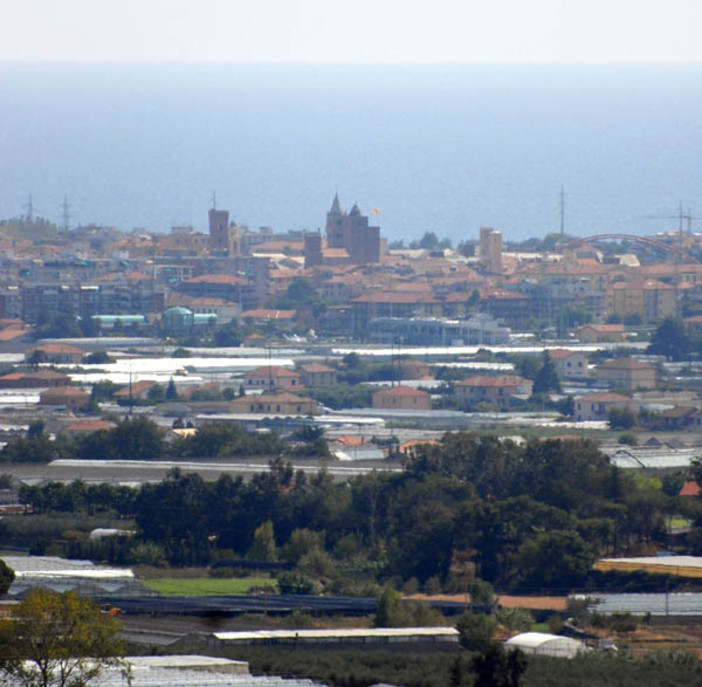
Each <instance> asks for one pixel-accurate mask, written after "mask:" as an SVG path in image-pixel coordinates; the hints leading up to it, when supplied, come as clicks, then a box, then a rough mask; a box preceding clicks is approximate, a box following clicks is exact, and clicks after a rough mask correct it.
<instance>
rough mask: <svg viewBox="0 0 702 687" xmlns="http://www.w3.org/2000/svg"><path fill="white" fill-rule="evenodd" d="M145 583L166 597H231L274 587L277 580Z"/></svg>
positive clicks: (158, 580)
mask: <svg viewBox="0 0 702 687" xmlns="http://www.w3.org/2000/svg"><path fill="white" fill-rule="evenodd" d="M143 583H144V584H145V585H146V586H147V587H149V588H150V589H153V590H154V591H157V592H159V593H161V594H163V595H164V596H229V595H234V594H246V592H248V591H249V589H250V588H251V587H274V586H275V580H272V579H269V578H264V577H246V578H227V579H216V578H211V577H194V578H173V577H162V578H156V579H152V580H143Z"/></svg>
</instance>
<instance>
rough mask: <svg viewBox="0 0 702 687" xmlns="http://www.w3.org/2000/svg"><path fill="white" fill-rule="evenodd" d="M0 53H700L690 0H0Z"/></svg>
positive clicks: (238, 58) (275, 56) (700, 12)
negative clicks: (1, 32)
mask: <svg viewBox="0 0 702 687" xmlns="http://www.w3.org/2000/svg"><path fill="white" fill-rule="evenodd" d="M0 17H2V24H3V40H2V41H0V62H4V63H7V62H137V63H141V62H147V63H211V62H226V63H261V62H264V63H313V64H326V63H410V64H411V63H446V62H459V63H518V64H532V63H580V64H593V63H594V64H600V63H673V64H680V63H682V64H685V63H694V62H701V61H702V40H700V35H699V34H700V26H702V2H700V0H198V2H194V1H193V0H119V1H115V0H20V1H18V0H0Z"/></svg>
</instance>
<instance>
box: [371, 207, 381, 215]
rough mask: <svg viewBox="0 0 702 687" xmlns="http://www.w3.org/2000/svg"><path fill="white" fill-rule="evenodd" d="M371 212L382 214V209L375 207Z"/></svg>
mask: <svg viewBox="0 0 702 687" xmlns="http://www.w3.org/2000/svg"><path fill="white" fill-rule="evenodd" d="M371 212H372V213H373V214H374V215H379V214H380V210H378V208H373V209H372V210H371Z"/></svg>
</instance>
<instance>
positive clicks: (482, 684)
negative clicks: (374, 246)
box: [470, 643, 527, 687]
mask: <svg viewBox="0 0 702 687" xmlns="http://www.w3.org/2000/svg"><path fill="white" fill-rule="evenodd" d="M470 667H471V668H472V670H473V672H474V673H475V676H476V677H475V682H474V683H473V685H474V687H519V686H520V685H521V684H522V674H523V673H524V672H525V671H526V669H527V657H526V656H525V655H524V652H523V651H520V650H519V649H513V650H511V651H507V650H506V649H505V648H504V647H503V646H502V645H501V644H495V643H493V644H491V645H490V646H488V647H486V648H485V650H484V651H482V652H481V653H480V654H478V655H477V656H475V657H474V658H473V660H472V661H471V664H470Z"/></svg>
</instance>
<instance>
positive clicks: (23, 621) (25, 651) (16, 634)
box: [0, 589, 124, 687]
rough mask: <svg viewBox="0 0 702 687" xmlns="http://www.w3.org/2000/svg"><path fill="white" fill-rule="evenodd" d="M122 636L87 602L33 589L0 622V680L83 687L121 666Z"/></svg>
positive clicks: (115, 623)
mask: <svg viewBox="0 0 702 687" xmlns="http://www.w3.org/2000/svg"><path fill="white" fill-rule="evenodd" d="M120 630H121V624H120V623H119V622H118V621H117V620H116V619H115V618H114V617H112V616H109V615H104V614H102V613H101V611H100V607H99V606H98V605H97V604H95V603H94V602H93V601H91V600H89V599H85V598H82V597H80V596H78V594H76V593H74V592H66V593H65V594H58V593H56V592H51V591H48V590H45V589H35V590H33V591H32V592H30V593H29V594H28V595H27V596H26V597H25V599H24V600H23V601H22V602H21V603H20V604H19V605H18V606H17V607H16V608H15V609H14V610H13V612H12V616H11V618H10V619H9V620H7V621H4V622H0V674H4V675H5V676H7V677H9V678H11V679H12V680H13V682H14V683H16V684H19V685H25V686H26V687H30V686H31V687H35V686H38V687H49V686H54V685H55V686H56V687H82V686H83V685H86V684H87V683H88V682H90V681H92V680H94V679H96V678H97V677H98V676H99V675H100V674H101V673H102V672H103V671H104V670H105V669H106V668H108V667H110V666H119V667H121V666H122V662H121V660H120V657H121V656H123V654H124V652H123V647H122V644H121V642H120V641H119V640H118V639H117V634H118V632H119V631H120Z"/></svg>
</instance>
